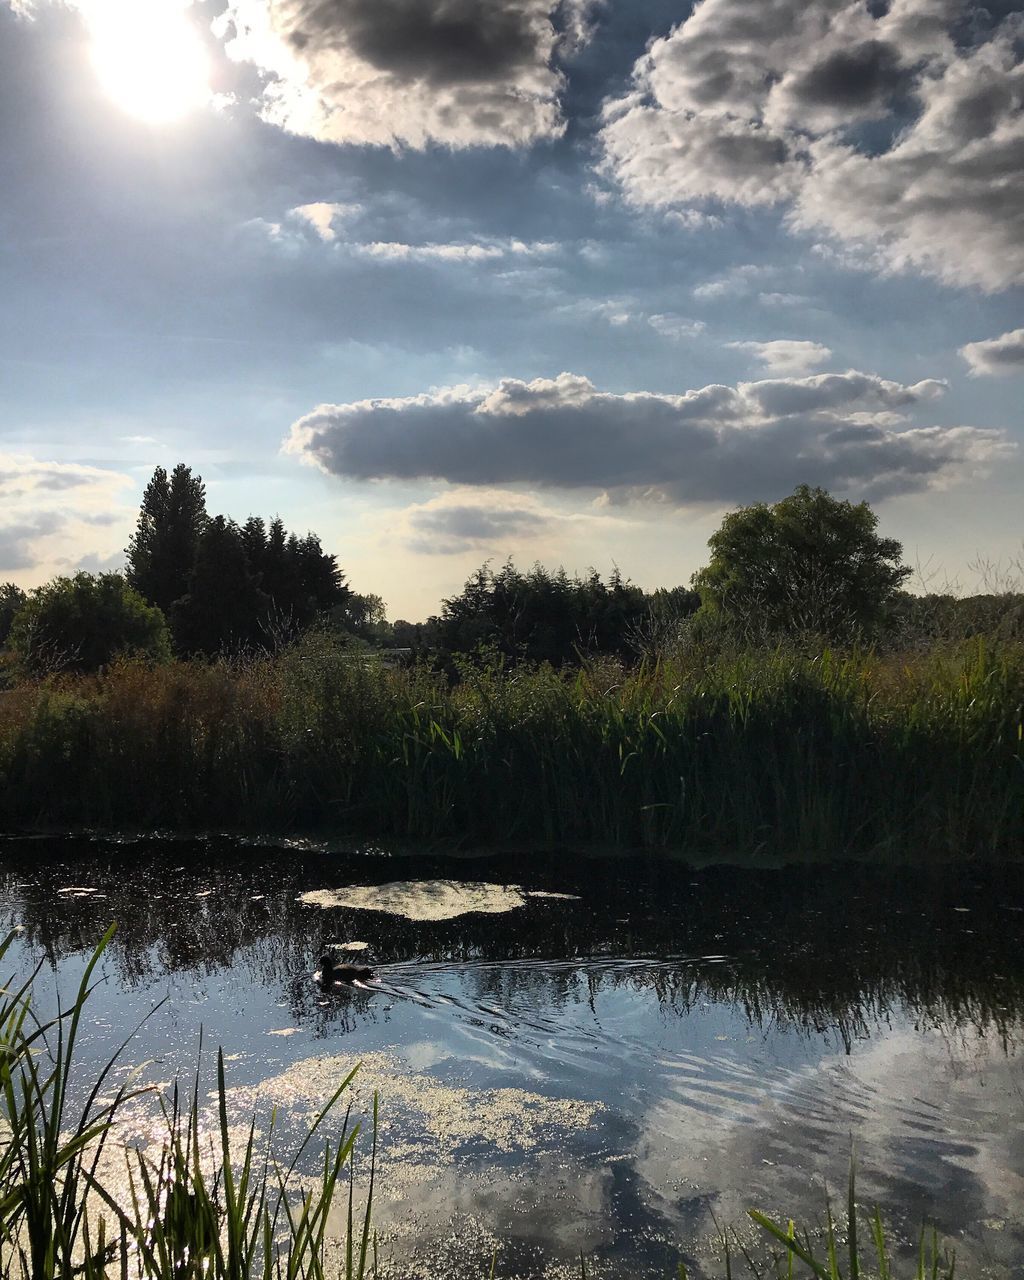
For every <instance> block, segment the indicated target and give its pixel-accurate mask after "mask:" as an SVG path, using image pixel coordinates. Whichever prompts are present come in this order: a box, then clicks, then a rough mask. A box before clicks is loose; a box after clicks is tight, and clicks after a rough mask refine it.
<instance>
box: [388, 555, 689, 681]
mask: <svg viewBox="0 0 1024 1280" xmlns="http://www.w3.org/2000/svg"><path fill="white" fill-rule="evenodd" d="M664 594H665V595H668V594H669V593H664ZM672 600H673V602H674V603H679V607H683V606H682V604H681V603H680V602H678V601H677V599H676V597H675V595H674V593H673V594H672ZM660 604H661V607H662V608H664V609H667V608H668V605H667V604H666V602H665V601H662V602H660ZM652 605H653V598H652V597H650V596H648V595H646V594H645V592H644V591H643V590H642V589H641V588H640V587H638V586H636V585H635V584H633V583H631V582H628V581H627V580H626V579H624V578H623V577H622V576H621V574H620V573H619V572H618V571H617V570H616V571H615V572H614V573H612V575H611V577H610V578H609V579H608V581H607V582H605V581H604V580H603V579H602V578H601V576H600V574H598V573H596V572H594V571H591V572H590V573H589V574H588V575H587V576H586V577H584V578H580V577H571V578H570V577H569V575H568V574H567V573H566V572H565V570H564V569H559V570H557V572H554V573H552V572H549V571H548V570H547V569H545V568H543V566H541V565H534V567H533V568H532V569H530V570H529V571H528V572H525V573H524V572H523V571H522V570H520V569H517V568H516V567H515V565H514V564H512V562H511V561H509V562H508V563H506V564H505V565H503V566H502V568H501V569H499V570H498V571H497V572H495V571H494V570H492V569H491V567H490V566H489V565H486V564H485V565H483V566H482V568H480V569H478V570H477V572H476V573H474V574H473V576H472V577H471V578H470V579H469V581H468V582H467V583H466V585H465V587H464V588H463V590H462V593H461V594H460V595H458V596H453V597H452V598H451V599H450V600H445V601H444V606H443V609H442V612H441V615H440V617H438V618H434V619H431V622H430V624H429V625H430V627H431V628H433V629H434V630H435V631H436V634H437V638H438V642H439V646H440V648H441V649H442V650H443V651H446V652H448V653H470V652H472V651H473V650H474V649H476V648H478V647H480V646H481V645H482V646H485V647H493V648H497V649H498V651H499V652H501V653H503V654H505V655H506V656H508V657H511V658H526V659H527V660H529V661H534V662H550V663H552V664H553V665H555V666H562V665H564V664H566V663H572V662H576V661H578V659H579V657H580V655H581V654H586V653H611V654H617V655H619V656H621V657H624V658H627V657H633V656H635V655H636V653H637V652H638V651H639V650H642V649H645V648H646V647H648V644H649V642H650V638H651V618H652ZM396 638H397V628H396Z"/></svg>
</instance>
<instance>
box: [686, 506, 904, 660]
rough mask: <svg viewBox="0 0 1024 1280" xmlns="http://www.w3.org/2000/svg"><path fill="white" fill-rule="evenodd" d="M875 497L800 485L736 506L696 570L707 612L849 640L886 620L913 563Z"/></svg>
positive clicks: (766, 629)
mask: <svg viewBox="0 0 1024 1280" xmlns="http://www.w3.org/2000/svg"><path fill="white" fill-rule="evenodd" d="M877 526H878V517H877V516H876V515H875V513H874V512H873V511H872V510H871V508H870V507H869V506H868V504H867V503H866V502H860V503H856V504H854V503H851V502H845V501H841V500H839V499H837V498H833V497H832V496H831V495H830V494H829V493H827V492H826V491H825V490H824V489H812V488H811V487H810V486H809V485H800V486H799V487H798V488H797V489H796V490H795V491H794V492H793V493H792V494H791V495H790V496H789V497H788V498H784V499H783V500H782V501H781V502H777V503H775V505H774V506H768V505H767V504H766V503H763V502H761V503H757V504H756V505H754V506H750V507H743V508H741V509H740V510H739V511H734V512H732V513H731V514H729V515H727V516H726V517H725V519H724V520H723V522H722V526H721V528H720V529H719V530H718V532H717V533H715V534H713V535H712V536H711V538H710V539H709V542H708V546H709V547H710V548H711V553H712V555H711V563H710V564H709V565H708V566H707V567H706V568H704V569H701V570H700V572H699V573H696V574H695V575H694V578H693V585H694V586H695V587H696V588H697V590H698V591H699V592H700V595H701V600H702V602H703V603H702V614H703V615H704V616H712V617H718V618H720V619H721V620H723V621H724V622H726V623H727V624H728V625H729V626H731V627H735V628H737V629H738V630H740V631H742V632H743V633H744V634H745V635H746V636H759V635H770V634H785V633H791V634H792V633H800V632H810V633H814V634H817V635H820V636H823V637H826V638H828V639H832V640H841V639H848V638H852V637H854V636H857V635H868V636H870V635H872V634H874V633H876V632H877V631H878V629H879V627H880V626H881V625H882V624H883V623H884V622H885V621H886V619H887V617H888V615H889V613H890V610H891V608H892V606H893V604H894V603H895V601H896V598H897V594H898V592H899V588H900V585H901V584H902V583H903V582H904V580H905V579H906V578H907V577H908V576H909V575H910V573H911V570H910V569H909V568H907V567H905V566H903V565H901V564H900V559H901V557H902V554H903V548H902V547H901V545H900V544H899V542H897V541H896V540H895V539H893V538H881V537H879V536H878V534H877V532H876V529H877Z"/></svg>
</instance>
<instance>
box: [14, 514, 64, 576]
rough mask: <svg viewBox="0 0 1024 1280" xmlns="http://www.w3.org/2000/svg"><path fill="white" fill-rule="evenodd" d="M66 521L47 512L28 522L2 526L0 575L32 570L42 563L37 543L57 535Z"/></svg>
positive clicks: (16, 522)
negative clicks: (20, 570)
mask: <svg viewBox="0 0 1024 1280" xmlns="http://www.w3.org/2000/svg"><path fill="white" fill-rule="evenodd" d="M64 524H65V520H64V518H63V517H62V516H61V515H59V514H58V513H57V512H55V511H47V512H44V513H43V514H41V515H37V516H32V517H31V518H30V519H27V520H18V521H14V522H13V523H11V524H4V525H0V573H8V572H15V571H17V570H19V569H31V568H32V567H33V566H35V565H37V564H38V563H39V561H40V556H39V554H38V551H37V550H36V545H35V544H36V542H37V541H38V540H39V539H40V538H45V537H48V536H49V535H50V534H53V533H57V532H58V531H59V530H60V529H62V528H63V527H64Z"/></svg>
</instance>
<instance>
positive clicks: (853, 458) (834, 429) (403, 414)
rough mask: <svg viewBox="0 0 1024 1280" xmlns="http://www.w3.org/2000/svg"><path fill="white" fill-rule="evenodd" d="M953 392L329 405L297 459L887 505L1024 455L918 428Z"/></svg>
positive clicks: (541, 395) (564, 381)
mask: <svg viewBox="0 0 1024 1280" xmlns="http://www.w3.org/2000/svg"><path fill="white" fill-rule="evenodd" d="M944 389H945V387H944V384H943V383H941V382H938V381H935V380H934V379H929V380H925V381H923V382H918V383H915V384H913V385H903V384H900V383H897V382H891V381H887V380H886V379H883V378H880V377H877V376H875V375H872V374H866V373H858V372H855V371H850V372H848V373H828V374H815V375H813V376H811V377H805V378H776V379H766V380H764V381H760V382H741V383H739V384H738V385H737V386H735V387H730V386H716V385H711V386H706V387H702V388H700V389H698V390H694V391H688V392H686V393H685V394H683V395H660V394H654V393H649V392H632V393H627V394H624V395H615V394H611V393H608V392H601V391H598V390H597V389H596V388H595V387H594V385H593V384H592V383H591V382H590V381H589V379H587V378H585V377H581V376H579V375H576V374H570V373H563V374H560V375H559V376H558V377H557V378H550V379H546V378H538V379H535V380H534V381H533V382H521V381H519V380H517V379H505V380H504V381H502V382H500V383H499V384H498V385H497V386H496V387H494V388H492V389H490V390H488V389H486V388H484V389H481V388H470V387H451V388H446V389H442V390H438V391H431V392H427V393H424V394H422V395H418V396H410V397H406V398H400V399H383V400H363V401H357V402H354V403H349V404H334V405H332V404H325V405H320V406H319V407H318V408H317V409H315V410H314V411H313V412H312V413H309V414H307V415H306V416H305V417H303V418H301V419H299V420H298V421H297V422H296V423H295V424H294V425H293V427H292V429H291V434H290V437H289V439H288V441H287V442H286V445H285V447H286V449H287V450H288V451H290V452H293V453H296V454H299V455H300V456H302V457H303V458H304V459H306V460H307V461H310V462H313V463H314V464H316V465H317V466H319V467H320V468H322V469H323V470H324V471H326V472H329V473H332V474H335V475H339V476H345V477H347V478H351V479H363V480H370V479H396V480H425V479H433V480H443V481H446V482H448V483H450V484H454V485H460V486H474V487H493V486H495V485H506V486H507V485H532V486H543V487H549V488H553V489H562V490H591V491H595V490H606V491H607V492H608V493H609V494H610V495H612V496H613V497H617V498H619V499H622V498H632V499H651V500H656V501H668V502H672V503H675V504H679V505H686V504H697V503H705V502H716V503H721V502H737V501H750V500H755V499H760V498H769V497H778V496H780V495H782V494H784V493H786V492H788V491H789V490H791V489H792V488H793V487H794V486H795V485H796V484H798V483H801V482H807V483H811V484H820V485H823V486H825V487H827V488H830V489H836V490H840V491H842V492H850V493H855V494H859V495H866V496H868V497H874V498H878V497H883V496H886V495H889V494H895V493H907V492H913V491H916V490H921V489H927V488H933V487H937V486H942V485H945V484H948V483H951V482H953V481H955V480H957V479H958V478H962V477H964V476H966V475H970V474H973V473H974V472H975V471H976V470H977V469H978V468H983V467H984V466H985V465H987V464H989V463H990V462H992V460H993V459H995V458H998V457H1001V456H1003V455H1004V454H1006V453H1007V452H1008V451H1009V450H1010V449H1011V448H1012V446H1011V445H1009V444H1008V443H1007V441H1006V438H1005V435H1004V433H1002V432H1000V431H992V430H981V429H977V428H973V427H962V426H957V427H940V426H931V425H924V426H914V425H910V422H909V416H910V415H911V414H913V413H914V412H916V411H918V410H919V409H920V408H921V406H924V405H926V404H927V403H928V402H929V401H930V400H933V399H935V398H936V397H937V396H940V395H941V394H942V393H943V391H944Z"/></svg>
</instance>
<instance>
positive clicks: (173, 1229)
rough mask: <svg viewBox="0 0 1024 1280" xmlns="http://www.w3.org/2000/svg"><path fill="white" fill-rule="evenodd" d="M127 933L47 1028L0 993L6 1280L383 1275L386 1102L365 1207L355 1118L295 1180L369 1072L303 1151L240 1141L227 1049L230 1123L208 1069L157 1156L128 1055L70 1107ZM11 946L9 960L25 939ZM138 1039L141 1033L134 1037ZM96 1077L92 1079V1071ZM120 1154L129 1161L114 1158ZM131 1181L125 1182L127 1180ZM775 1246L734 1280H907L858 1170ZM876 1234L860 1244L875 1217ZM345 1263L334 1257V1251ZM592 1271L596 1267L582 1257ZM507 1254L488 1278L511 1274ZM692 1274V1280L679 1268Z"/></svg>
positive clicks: (760, 1219) (733, 1249)
mask: <svg viewBox="0 0 1024 1280" xmlns="http://www.w3.org/2000/svg"><path fill="white" fill-rule="evenodd" d="M113 933H114V926H111V928H110V929H108V931H107V933H106V934H105V935H104V937H103V938H102V939H101V941H100V943H99V945H98V947H97V948H96V950H95V951H94V953H93V954H92V957H91V958H90V960H89V962H88V964H87V966H86V969H85V972H84V974H83V977H82V980H81V983H80V985H79V988H78V991H77V993H76V995H75V998H74V1000H73V1002H72V1004H71V1005H70V1007H69V1008H67V1009H58V1012H57V1014H56V1016H55V1017H54V1018H52V1019H51V1020H49V1021H47V1022H40V1021H39V1020H38V1019H37V1018H36V1017H35V1015H34V1012H33V1008H32V984H33V979H34V976H35V975H34V974H33V975H30V976H29V977H28V979H26V980H25V981H22V982H17V981H15V980H12V981H9V982H8V983H7V984H6V985H5V986H3V987H2V988H0V1277H3V1280H26V1278H27V1277H31V1280H73V1278H75V1277H82V1278H83V1280H110V1277H113V1276H120V1277H123V1278H124V1280H127V1277H128V1276H132V1277H135V1278H136V1280H327V1277H328V1276H330V1277H332V1280H364V1278H365V1277H367V1276H368V1275H369V1274H371V1273H372V1274H373V1275H376V1274H377V1271H378V1266H377V1248H376V1240H375V1237H374V1235H373V1231H372V1205H373V1196H374V1181H375V1177H376V1166H377V1136H376V1135H377V1100H376V1098H375V1099H374V1105H373V1117H372V1119H373V1130H372V1132H373V1142H372V1153H371V1157H370V1164H369V1183H368V1187H367V1192H366V1203H365V1209H364V1211H363V1213H362V1215H361V1217H360V1216H358V1215H356V1214H355V1212H354V1187H355V1177H354V1161H355V1148H356V1141H357V1138H358V1137H359V1133H360V1125H359V1124H358V1123H357V1124H353V1123H351V1114H350V1112H346V1114H345V1116H344V1119H343V1122H342V1125H341V1131H340V1134H339V1135H338V1136H337V1137H336V1138H335V1139H334V1141H333V1143H332V1142H331V1140H330V1139H327V1140H326V1141H325V1142H324V1145H323V1149H322V1152H321V1156H320V1161H319V1172H318V1174H317V1175H316V1176H315V1177H313V1178H312V1180H311V1182H310V1183H309V1184H308V1185H307V1189H305V1190H301V1189H299V1188H297V1186H296V1180H295V1174H296V1171H297V1169H298V1168H299V1164H300V1161H301V1160H302V1158H303V1156H304V1154H305V1153H306V1151H307V1150H308V1149H309V1148H310V1146H311V1144H312V1143H313V1141H314V1139H317V1138H318V1137H319V1136H320V1135H321V1131H322V1129H323V1126H324V1124H325V1121H326V1120H327V1119H328V1117H329V1116H331V1115H332V1114H333V1113H334V1110H335V1108H336V1106H337V1104H338V1102H339V1099H341V1097H342V1096H343V1095H344V1093H345V1091H346V1090H347V1089H348V1086H349V1085H350V1083H351V1081H352V1079H353V1077H354V1076H355V1074H356V1070H357V1069H353V1071H352V1072H350V1073H349V1075H348V1076H347V1077H346V1078H345V1079H344V1080H343V1081H342V1082H341V1084H340V1085H339V1086H338V1089H337V1090H336V1092H335V1094H334V1096H333V1097H332V1098H331V1099H329V1101H328V1102H327V1104H326V1105H325V1106H324V1107H323V1109H322V1110H321V1111H320V1112H319V1114H318V1115H317V1117H316V1118H315V1120H314V1122H313V1123H312V1124H311V1125H310V1127H309V1129H308V1131H307V1132H306V1134H305V1136H304V1138H303V1139H302V1141H301V1142H300V1144H299V1145H298V1147H297V1149H296V1150H295V1151H294V1152H293V1153H292V1155H291V1157H290V1158H287V1159H286V1158H283V1157H279V1156H278V1155H277V1153H276V1151H275V1142H274V1117H273V1116H271V1120H270V1124H269V1133H268V1137H267V1138H266V1140H265V1142H264V1143H263V1145H262V1151H260V1150H258V1144H257V1139H256V1121H255V1118H254V1119H253V1121H252V1122H251V1124H250V1126H249V1129H248V1134H247V1136H246V1138H245V1141H244V1142H243V1143H242V1144H241V1148H240V1149H239V1146H238V1145H237V1143H236V1142H235V1141H234V1139H233V1137H232V1126H231V1125H230V1124H229V1119H228V1101H227V1099H228V1089H227V1081H226V1078H225V1071H224V1058H223V1054H222V1053H220V1052H219V1053H218V1056H217V1089H216V1098H217V1122H216V1125H215V1127H214V1130H213V1132H212V1134H207V1133H206V1130H205V1126H204V1121H203V1118H202V1111H201V1107H200V1102H199V1074H198V1072H197V1074H196V1077H195V1079H194V1082H193V1086H192V1089H191V1092H190V1093H189V1094H188V1095H186V1097H185V1100H184V1102H183V1101H182V1097H181V1094H180V1093H179V1091H178V1088H177V1086H175V1087H174V1090H173V1092H172V1094H171V1098H170V1101H169V1102H167V1101H162V1102H161V1109H162V1114H163V1119H164V1122H165V1125H164V1131H163V1134H162V1138H161V1140H160V1142H159V1143H157V1144H155V1145H156V1146H157V1147H158V1150H156V1151H155V1152H154V1151H153V1145H154V1144H150V1146H149V1147H148V1148H147V1149H146V1150H141V1149H134V1148H132V1147H130V1146H128V1147H126V1148H122V1147H121V1145H120V1141H119V1138H118V1133H117V1124H118V1121H119V1119H120V1118H121V1117H122V1115H123V1112H124V1110H125V1108H126V1107H127V1106H128V1105H129V1104H130V1103H131V1102H132V1101H134V1100H135V1099H137V1098H139V1097H140V1096H141V1095H142V1094H143V1093H148V1092H150V1091H149V1090H146V1089H133V1088H132V1086H131V1084H130V1083H126V1084H124V1085H122V1086H121V1088H120V1089H119V1090H118V1091H117V1093H116V1095H115V1096H114V1097H113V1099H111V1100H107V1101H102V1100H101V1094H102V1091H103V1088H104V1085H105V1083H106V1082H107V1081H108V1079H109V1078H110V1075H111V1073H112V1071H113V1070H114V1068H115V1067H116V1066H117V1064H118V1061H119V1058H120V1055H121V1052H123V1050H124V1049H125V1048H126V1047H127V1045H128V1043H129V1042H130V1040H131V1038H132V1037H129V1039H128V1040H126V1041H125V1044H124V1045H122V1046H121V1050H120V1051H119V1052H118V1054H117V1055H115V1057H114V1058H112V1059H111V1060H110V1061H109V1062H108V1063H107V1064H106V1066H104V1067H103V1068H102V1069H101V1070H100V1071H99V1072H98V1073H97V1074H96V1076H95V1078H94V1079H93V1080H92V1083H91V1087H89V1088H88V1090H87V1092H86V1094H85V1101H84V1103H82V1104H81V1106H79V1107H77V1108H75V1107H73V1105H72V1103H71V1098H72V1094H73V1093H75V1092H76V1091H77V1090H78V1089H79V1086H80V1084H81V1083H82V1082H80V1081H79V1080H78V1079H77V1077H76V1075H75V1073H74V1057H75V1049H76V1045H77V1042H78V1037H79V1032H80V1030H81V1027H82V1025H83V1016H84V1015H85V1013H86V1009H87V1005H88V1001H89V997H90V993H91V991H92V989H93V979H94V975H95V973H96V968H97V965H98V964H99V961H100V959H101V957H102V955H103V952H104V950H105V948H106V946H107V944H108V943H109V941H110V939H111V937H112V936H113ZM14 936H15V935H14V934H11V935H9V936H8V937H7V938H6V940H4V941H3V942H0V962H2V961H3V959H4V957H5V955H6V953H7V951H8V950H9V948H10V946H11V943H12V941H13V938H14ZM133 1035H134V1033H133ZM85 1083H88V1081H86V1082H85ZM108 1147H111V1148H115V1149H116V1151H117V1152H118V1154H119V1155H120V1157H121V1158H123V1160H124V1168H125V1171H126V1173H127V1185H128V1187H129V1189H130V1194H128V1195H127V1196H126V1195H125V1194H123V1190H122V1192H121V1193H120V1194H119V1193H118V1192H117V1191H115V1190H114V1189H112V1187H111V1186H110V1185H109V1180H110V1168H111V1162H110V1161H109V1160H107V1161H104V1152H105V1149H106V1148H108ZM115 1163H116V1161H115ZM122 1186H123V1184H122ZM346 1190H347V1213H346V1214H343V1220H342V1223H343V1235H342V1238H341V1239H340V1241H335V1240H332V1239H331V1237H330V1235H329V1228H328V1224H329V1220H330V1211H331V1208H332V1205H333V1203H334V1201H335V1199H336V1198H337V1196H338V1195H339V1192H340V1193H341V1194H342V1196H345V1193H346ZM750 1216H751V1218H752V1219H753V1221H754V1222H755V1223H756V1224H757V1225H758V1226H759V1227H760V1228H761V1229H762V1231H763V1232H764V1241H765V1250H764V1252H763V1253H762V1254H759V1255H758V1256H754V1255H753V1254H752V1253H751V1251H750V1250H749V1249H748V1248H747V1247H746V1246H745V1245H744V1244H743V1243H742V1241H741V1240H740V1238H739V1236H738V1235H737V1234H736V1233H735V1232H731V1233H730V1231H728V1230H724V1231H722V1232H721V1244H722V1249H721V1256H722V1267H723V1272H722V1274H723V1280H733V1277H734V1276H736V1277H737V1280H738V1277H739V1274H740V1272H739V1268H740V1266H743V1267H744V1268H745V1274H749V1275H750V1276H752V1277H754V1280H763V1278H765V1277H774V1278H776V1280H782V1278H784V1280H794V1277H800V1276H812V1277H817V1280H897V1273H896V1271H895V1270H894V1269H893V1265H892V1262H891V1260H890V1250H889V1246H888V1244H887V1241H886V1235H885V1228H884V1225H883V1221H882V1217H881V1214H880V1212H879V1211H878V1209H877V1208H876V1209H875V1210H874V1211H873V1213H872V1214H870V1215H867V1216H866V1217H865V1215H863V1213H862V1211H861V1209H860V1208H859V1206H858V1204H857V1201H856V1188H855V1177H854V1171H853V1168H852V1166H851V1172H850V1181H849V1191H848V1200H847V1216H846V1224H845V1230H844V1231H841V1230H840V1227H839V1226H838V1225H837V1223H836V1221H835V1219H834V1218H833V1215H832V1212H831V1208H828V1210H827V1217H826V1224H825V1229H824V1231H823V1232H819V1233H818V1236H819V1237H820V1240H821V1242H820V1243H818V1244H815V1243H814V1242H813V1241H812V1237H811V1235H810V1234H809V1233H807V1232H802V1231H799V1230H798V1229H797V1228H796V1226H795V1224H794V1223H793V1222H792V1221H790V1222H788V1223H787V1224H786V1225H785V1226H783V1225H781V1224H779V1223H778V1222H776V1221H774V1220H772V1219H771V1218H769V1217H767V1216H766V1215H764V1214H762V1213H759V1212H758V1211H756V1210H752V1211H751V1213H750ZM862 1217H864V1218H865V1221H864V1222H863V1227H864V1228H866V1231H865V1235H866V1236H867V1239H868V1240H869V1242H870V1243H869V1246H868V1248H867V1249H865V1248H864V1246H863V1244H862V1236H861V1230H862V1225H861V1218H862ZM331 1259H333V1261H331ZM580 1271H581V1276H582V1277H584V1278H585V1277H586V1276H587V1274H588V1272H587V1263H586V1260H585V1259H584V1258H581V1259H580ZM954 1271H955V1259H951V1258H949V1257H947V1256H946V1254H945V1253H944V1252H943V1251H942V1250H941V1249H940V1247H939V1244H938V1240H937V1237H936V1236H935V1234H934V1232H933V1233H932V1234H931V1235H930V1236H928V1235H927V1234H926V1233H925V1232H924V1231H922V1234H921V1242H920V1248H919V1253H918V1258H917V1264H916V1269H915V1270H914V1271H913V1272H912V1276H913V1278H914V1280H954ZM500 1274H501V1272H500V1265H499V1254H498V1253H497V1252H496V1253H495V1255H494V1257H493V1258H492V1260H491V1264H490V1275H491V1276H492V1278H493V1277H495V1276H498V1275H500ZM677 1275H678V1277H679V1280H688V1273H687V1269H686V1267H685V1266H684V1265H683V1264H681V1263H680V1265H679V1267H678V1272H677Z"/></svg>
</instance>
